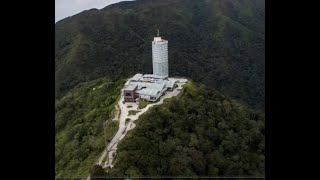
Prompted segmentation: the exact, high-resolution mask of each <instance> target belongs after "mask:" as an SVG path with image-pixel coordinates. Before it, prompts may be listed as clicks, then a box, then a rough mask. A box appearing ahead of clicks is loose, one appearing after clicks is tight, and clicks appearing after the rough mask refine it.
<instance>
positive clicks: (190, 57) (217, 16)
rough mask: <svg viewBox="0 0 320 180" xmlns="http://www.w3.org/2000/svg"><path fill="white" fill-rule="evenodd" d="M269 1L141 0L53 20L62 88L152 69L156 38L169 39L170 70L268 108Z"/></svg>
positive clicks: (59, 89)
mask: <svg viewBox="0 0 320 180" xmlns="http://www.w3.org/2000/svg"><path fill="white" fill-rule="evenodd" d="M264 2H265V1H264V0H197V1H195V0H152V1H151V0H135V1H131V2H122V3H119V4H115V5H112V6H108V7H106V8H104V9H101V10H98V9H91V10H88V11H84V12H82V13H79V14H78V15H75V16H72V17H70V18H66V19H64V20H61V21H59V22H57V23H56V25H55V34H56V36H55V37H56V42H55V65H56V94H57V97H62V96H63V95H64V94H66V93H67V92H68V91H69V90H70V89H72V88H73V87H75V86H77V84H79V83H81V82H87V81H89V80H93V79H96V78H99V77H104V76H114V75H115V74H120V75H121V76H122V77H123V78H126V77H129V76H132V75H133V74H135V73H137V72H141V73H152V61H151V59H152V56H151V41H152V39H153V37H154V36H155V35H156V29H157V28H159V29H160V35H161V36H162V37H163V38H165V39H168V40H169V72H170V76H185V77H188V78H190V79H193V80H195V81H196V82H201V83H202V84H205V85H207V86H209V87H214V88H215V89H217V90H219V91H220V92H223V93H224V94H226V95H229V96H231V97H233V98H235V99H238V100H240V102H244V103H246V104H248V105H250V106H251V107H252V108H255V109H262V110H263V109H264V99H265V95H264V92H265V91H264V75H265V70H264V69H265V45H264V44H265V36H264V34H265V33H264V24H265V20H264V19H265V8H264Z"/></svg>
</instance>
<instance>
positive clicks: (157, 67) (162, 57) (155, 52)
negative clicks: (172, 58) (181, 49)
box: [152, 37, 169, 78]
mask: <svg viewBox="0 0 320 180" xmlns="http://www.w3.org/2000/svg"><path fill="white" fill-rule="evenodd" d="M152 65H153V74H154V75H155V76H159V77H162V78H167V77H168V76H169V66H168V41H167V40H164V39H161V37H154V40H153V41H152Z"/></svg>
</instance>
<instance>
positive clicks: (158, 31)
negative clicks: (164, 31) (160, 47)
mask: <svg viewBox="0 0 320 180" xmlns="http://www.w3.org/2000/svg"><path fill="white" fill-rule="evenodd" d="M159 36H160V33H159V29H158V37H159Z"/></svg>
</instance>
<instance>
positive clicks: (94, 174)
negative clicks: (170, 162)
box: [90, 165, 106, 180]
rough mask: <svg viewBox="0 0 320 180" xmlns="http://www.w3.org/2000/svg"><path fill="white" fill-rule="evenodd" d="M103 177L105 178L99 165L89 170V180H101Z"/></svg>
mask: <svg viewBox="0 0 320 180" xmlns="http://www.w3.org/2000/svg"><path fill="white" fill-rule="evenodd" d="M104 176H106V173H105V172H104V170H103V169H102V167H101V166H100V165H93V166H92V168H91V169H90V178H91V179H92V180H95V179H101V178H102V177H104Z"/></svg>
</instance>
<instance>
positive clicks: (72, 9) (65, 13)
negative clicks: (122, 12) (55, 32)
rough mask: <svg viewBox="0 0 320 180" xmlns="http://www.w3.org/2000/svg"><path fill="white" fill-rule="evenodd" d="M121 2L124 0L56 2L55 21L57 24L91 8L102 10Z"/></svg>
mask: <svg viewBox="0 0 320 180" xmlns="http://www.w3.org/2000/svg"><path fill="white" fill-rule="evenodd" d="M120 1H124V0H55V21H56V22H57V21H59V20H61V19H64V18H66V17H69V16H73V15H75V14H78V13H80V12H82V11H84V10H88V9H91V8H97V9H101V8H104V7H106V6H107V5H110V4H114V3H117V2H120ZM125 1H132V0H125Z"/></svg>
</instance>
